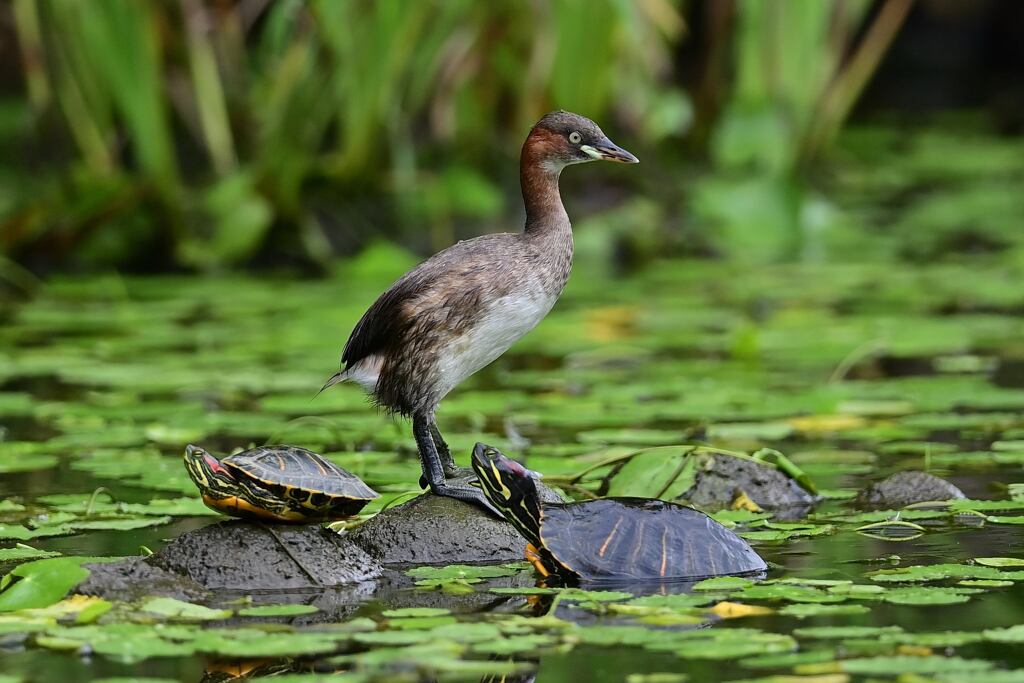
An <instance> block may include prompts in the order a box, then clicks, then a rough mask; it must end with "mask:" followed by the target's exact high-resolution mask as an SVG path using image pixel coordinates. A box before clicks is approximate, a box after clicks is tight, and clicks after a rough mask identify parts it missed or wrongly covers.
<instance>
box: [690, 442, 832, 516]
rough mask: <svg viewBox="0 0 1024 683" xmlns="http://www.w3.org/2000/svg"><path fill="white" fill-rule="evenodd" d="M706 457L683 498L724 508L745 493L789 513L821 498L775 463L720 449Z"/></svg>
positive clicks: (702, 505)
mask: <svg viewBox="0 0 1024 683" xmlns="http://www.w3.org/2000/svg"><path fill="white" fill-rule="evenodd" d="M704 457H705V458H706V460H705V462H704V465H703V466H702V467H700V468H699V469H698V470H697V473H696V476H695V480H694V484H693V486H691V487H690V488H689V489H688V490H687V491H686V492H685V493H683V495H682V496H680V497H679V500H680V501H684V502H686V503H689V504H691V505H696V506H697V507H700V508H704V509H720V508H725V507H728V506H729V505H731V504H732V502H733V501H734V500H736V497H737V496H738V495H739V494H740V493H745V494H746V495H747V496H748V497H749V498H750V499H751V500H752V501H754V502H755V503H756V504H757V505H758V506H759V507H761V508H763V509H765V510H773V511H782V512H788V513H790V514H788V515H786V516H800V515H802V514H804V513H806V512H808V511H809V510H810V509H811V507H812V506H813V505H814V504H815V503H817V502H818V499H817V497H816V496H814V495H813V494H812V493H810V492H809V491H807V490H806V489H805V488H803V487H802V486H800V484H798V483H797V482H796V481H795V480H794V479H792V478H790V477H788V476H786V475H785V474H784V473H782V472H780V471H779V470H778V469H776V468H774V467H772V466H771V465H767V464H763V463H759V462H755V461H752V460H749V459H746V458H734V457H731V456H728V455H722V454H717V453H716V454H713V455H710V456H704Z"/></svg>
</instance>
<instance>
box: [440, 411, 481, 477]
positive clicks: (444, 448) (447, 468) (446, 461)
mask: <svg viewBox="0 0 1024 683" xmlns="http://www.w3.org/2000/svg"><path fill="white" fill-rule="evenodd" d="M430 438H432V439H433V440H434V445H435V446H436V447H437V454H438V455H439V456H440V457H441V467H442V468H444V476H445V478H446V479H461V478H465V477H475V476H476V475H475V474H473V470H471V469H469V468H468V467H459V466H458V465H456V464H455V459H454V458H453V457H452V452H451V450H450V449H449V448H448V444H447V443H445V440H444V437H443V436H441V430H439V429H438V428H437V422H435V421H434V420H431V421H430Z"/></svg>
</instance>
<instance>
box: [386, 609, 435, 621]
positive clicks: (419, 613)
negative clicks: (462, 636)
mask: <svg viewBox="0 0 1024 683" xmlns="http://www.w3.org/2000/svg"><path fill="white" fill-rule="evenodd" d="M447 614H451V610H447V609H443V608H441V607H403V608H401V609H389V610H384V611H383V612H381V616H384V617H388V618H389V619H397V618H400V617H440V616H444V615H447Z"/></svg>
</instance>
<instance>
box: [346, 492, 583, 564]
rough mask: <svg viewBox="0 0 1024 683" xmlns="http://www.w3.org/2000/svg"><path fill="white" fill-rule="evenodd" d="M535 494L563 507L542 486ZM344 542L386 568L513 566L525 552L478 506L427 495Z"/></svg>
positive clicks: (511, 531) (507, 527) (516, 537)
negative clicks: (390, 566) (352, 544)
mask: <svg viewBox="0 0 1024 683" xmlns="http://www.w3.org/2000/svg"><path fill="white" fill-rule="evenodd" d="M537 490H538V492H539V493H540V497H541V500H543V501H545V502H549V503H561V502H564V498H562V497H561V496H560V495H558V494H557V493H555V492H554V491H553V490H552V489H550V488H548V487H547V486H544V485H543V484H540V483H538V486H537ZM348 537H349V538H351V539H352V541H353V542H354V543H356V544H357V545H358V546H359V547H360V548H362V549H363V550H365V551H366V552H367V554H369V555H370V556H371V557H373V558H374V559H375V560H377V561H378V562H380V563H381V564H385V565H421V564H433V565H445V564H488V563H497V562H516V561H518V560H522V559H523V551H524V550H525V548H526V541H525V540H524V539H523V537H522V536H521V535H520V534H519V532H518V531H516V528H515V527H514V526H512V525H511V524H509V523H508V522H506V521H504V520H499V519H496V518H495V517H493V516H492V515H491V514H489V513H488V512H486V511H484V510H483V509H481V508H479V507H477V506H476V505H473V504H470V503H466V502H463V501H461V500H455V499H454V498H445V497H442V496H435V495H433V494H431V493H425V494H423V495H421V496H418V497H416V498H413V499H412V500H410V501H409V502H407V503H403V504H402V505H398V506H396V507H393V508H389V509H387V510H385V511H383V512H381V513H380V514H378V515H377V516H375V517H373V518H371V519H370V520H368V521H367V522H366V523H365V524H363V525H362V526H360V527H359V528H358V529H355V530H353V531H352V532H351V533H350V534H349V535H348Z"/></svg>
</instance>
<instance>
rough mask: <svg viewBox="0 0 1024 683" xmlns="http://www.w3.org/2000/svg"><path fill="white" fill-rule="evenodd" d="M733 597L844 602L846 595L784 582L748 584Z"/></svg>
mask: <svg viewBox="0 0 1024 683" xmlns="http://www.w3.org/2000/svg"><path fill="white" fill-rule="evenodd" d="M732 597H735V598H741V599H744V600H785V601H787V602H817V603H831V602H842V601H843V600H845V597H843V596H841V595H832V594H830V593H827V592H825V591H824V590H822V589H820V588H816V587H814V586H799V585H796V586H792V585H783V584H755V585H752V586H747V587H746V588H744V589H743V590H742V591H740V592H738V593H735V594H733V596H732Z"/></svg>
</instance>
